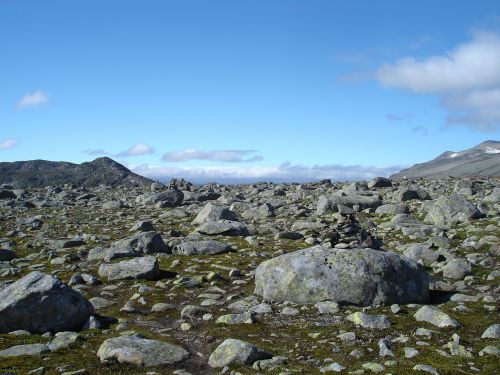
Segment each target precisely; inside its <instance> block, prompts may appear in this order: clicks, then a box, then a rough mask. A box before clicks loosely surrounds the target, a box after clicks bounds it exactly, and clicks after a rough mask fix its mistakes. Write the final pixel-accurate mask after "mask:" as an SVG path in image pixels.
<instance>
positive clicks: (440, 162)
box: [391, 141, 500, 179]
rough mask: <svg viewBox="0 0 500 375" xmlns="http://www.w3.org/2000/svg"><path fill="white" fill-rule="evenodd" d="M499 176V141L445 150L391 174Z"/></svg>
mask: <svg viewBox="0 0 500 375" xmlns="http://www.w3.org/2000/svg"><path fill="white" fill-rule="evenodd" d="M450 176H451V177H497V176H500V142H498V141H486V142H483V143H481V144H479V145H477V146H476V147H473V148H470V149H468V150H464V151H457V152H453V151H446V152H445V153H443V154H441V155H439V156H438V157H437V158H435V159H434V160H431V161H428V162H427V163H422V164H415V165H414V166H413V167H411V168H408V169H403V170H402V171H400V172H398V173H395V174H393V175H392V176H391V178H393V179H402V178H404V177H407V178H418V177H424V178H430V179H437V178H445V177H450Z"/></svg>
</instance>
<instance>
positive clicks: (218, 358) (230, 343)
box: [208, 339, 272, 368]
mask: <svg viewBox="0 0 500 375" xmlns="http://www.w3.org/2000/svg"><path fill="white" fill-rule="evenodd" d="M269 358H272V354H271V353H268V352H266V351H264V350H261V349H259V348H257V347H256V346H254V345H252V344H250V343H248V342H245V341H242V340H236V339H226V340H224V342H223V343H222V344H220V345H219V346H218V347H217V348H216V349H215V350H214V352H213V353H212V354H211V355H210V358H209V359H208V364H209V365H210V367H212V368H218V367H225V366H229V365H233V364H234V365H252V364H253V363H254V362H256V361H258V360H261V359H269Z"/></svg>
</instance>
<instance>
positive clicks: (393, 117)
mask: <svg viewBox="0 0 500 375" xmlns="http://www.w3.org/2000/svg"><path fill="white" fill-rule="evenodd" d="M385 117H386V118H387V120H389V121H391V122H399V121H404V122H407V123H410V122H412V121H413V117H414V115H413V114H412V113H388V114H387V115H386V116H385Z"/></svg>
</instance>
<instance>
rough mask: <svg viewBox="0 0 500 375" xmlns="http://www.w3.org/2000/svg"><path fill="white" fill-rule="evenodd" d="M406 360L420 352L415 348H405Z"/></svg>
mask: <svg viewBox="0 0 500 375" xmlns="http://www.w3.org/2000/svg"><path fill="white" fill-rule="evenodd" d="M404 351H405V358H413V357H416V356H417V355H419V354H420V352H419V351H418V350H416V349H414V348H409V347H405V348H404Z"/></svg>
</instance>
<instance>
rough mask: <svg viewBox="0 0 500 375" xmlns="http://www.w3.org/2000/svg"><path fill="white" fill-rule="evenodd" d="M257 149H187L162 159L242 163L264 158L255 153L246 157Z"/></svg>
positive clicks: (167, 154)
mask: <svg viewBox="0 0 500 375" xmlns="http://www.w3.org/2000/svg"><path fill="white" fill-rule="evenodd" d="M255 152H256V150H213V151H200V150H196V149H186V150H179V151H170V152H167V153H166V154H164V155H163V157H162V160H163V161H167V162H180V161H189V160H213V161H222V162H228V163H241V162H249V161H262V160H264V158H263V157H262V156H260V155H255V156H252V157H249V158H245V156H248V155H249V154H253V153H255Z"/></svg>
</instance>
